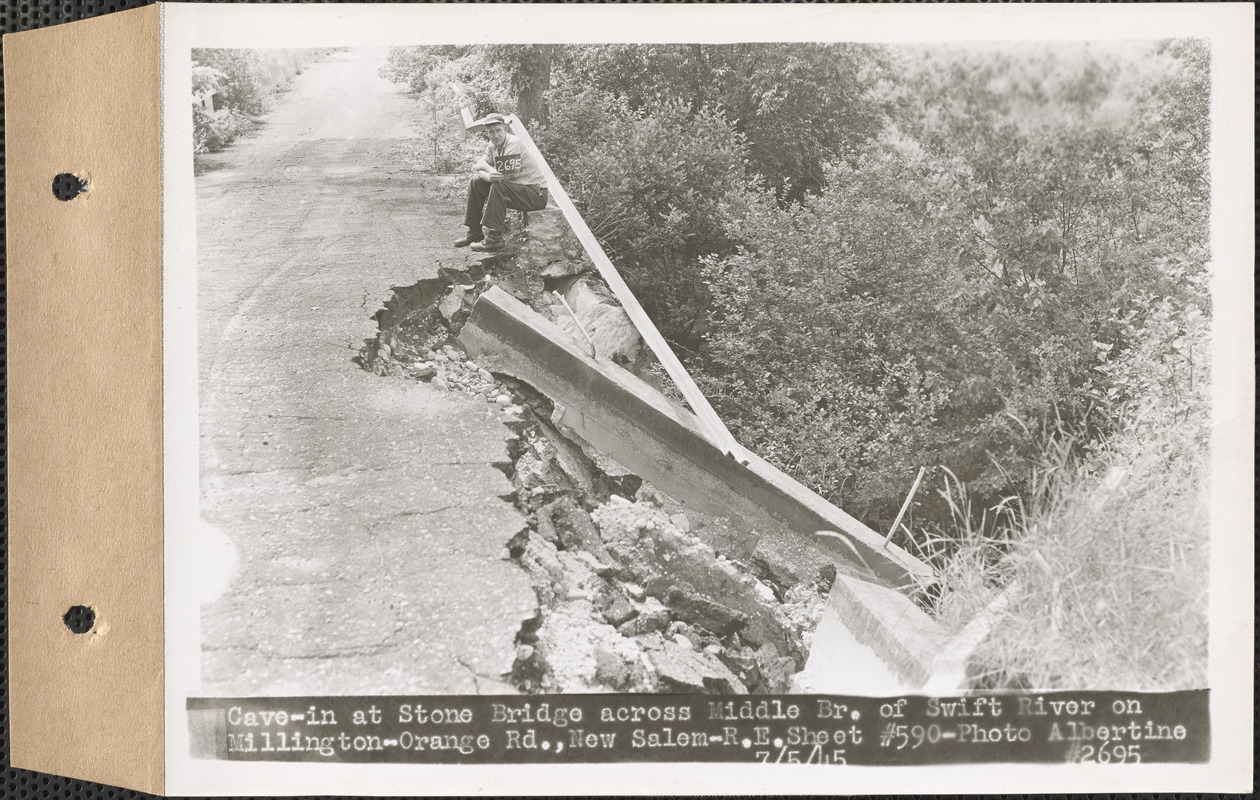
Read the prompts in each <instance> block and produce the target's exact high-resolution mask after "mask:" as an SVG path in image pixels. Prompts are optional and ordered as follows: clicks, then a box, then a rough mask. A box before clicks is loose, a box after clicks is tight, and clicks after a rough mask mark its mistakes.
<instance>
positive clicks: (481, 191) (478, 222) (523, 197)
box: [464, 178, 547, 233]
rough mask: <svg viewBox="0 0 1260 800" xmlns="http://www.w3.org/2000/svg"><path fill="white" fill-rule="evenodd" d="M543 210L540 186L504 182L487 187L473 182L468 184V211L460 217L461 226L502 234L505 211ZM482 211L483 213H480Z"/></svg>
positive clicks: (544, 201)
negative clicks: (462, 218) (462, 222)
mask: <svg viewBox="0 0 1260 800" xmlns="http://www.w3.org/2000/svg"><path fill="white" fill-rule="evenodd" d="M546 206H547V190H546V189H544V188H543V187H541V186H530V185H529V184H525V183H508V182H507V181H499V182H498V183H491V182H490V181H483V180H481V179H480V178H473V179H472V182H471V183H469V184H468V211H467V212H466V213H465V214H464V224H465V225H467V226H468V227H469V228H486V229H488V230H492V231H494V232H495V233H503V229H504V227H505V224H504V223H505V222H506V220H507V210H508V209H509V208H512V209H516V210H517V211H541V210H542V209H544V208H546ZM482 209H485V212H484V213H482Z"/></svg>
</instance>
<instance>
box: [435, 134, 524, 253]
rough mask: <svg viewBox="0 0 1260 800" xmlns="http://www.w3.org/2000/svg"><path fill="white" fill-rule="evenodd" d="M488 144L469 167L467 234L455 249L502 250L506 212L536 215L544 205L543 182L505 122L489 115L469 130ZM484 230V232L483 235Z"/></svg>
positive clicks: (519, 141)
mask: <svg viewBox="0 0 1260 800" xmlns="http://www.w3.org/2000/svg"><path fill="white" fill-rule="evenodd" d="M469 130H472V131H479V132H483V133H485V135H486V138H487V139H489V140H490V146H489V147H487V148H486V153H485V155H483V156H482V157H481V158H479V159H477V162H476V163H475V164H473V174H472V181H471V182H470V183H469V184H468V211H467V212H466V213H465V215H464V224H465V225H467V226H468V234H467V235H466V236H465V237H464V238H462V239H459V240H457V241H456V242H455V246H456V247H468V246H469V245H472V249H473V250H479V251H485V252H494V251H496V250H502V249H503V230H504V228H505V227H506V225H505V223H506V221H507V210H508V209H509V208H513V209H516V210H517V211H539V210H541V209H543V208H545V207H546V205H547V179H546V178H545V177H543V173H542V169H541V168H539V166H538V163H537V162H536V161H535V160H534V157H533V156H531V155H530V154H529V152H528V151H526V149H525V146H524V144H522V143H521V140H520V139H518V138H517V137H515V136H513V135H512V134H510V133H508V124H507V119H506V118H504V116H503V115H502V114H490V115H488V116H486V117H483V118H481V119H479V120H477V121H476V122H475V123H473V125H472V126H471V127H470V128H469ZM483 229H484V231H483Z"/></svg>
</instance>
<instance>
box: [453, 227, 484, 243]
mask: <svg viewBox="0 0 1260 800" xmlns="http://www.w3.org/2000/svg"><path fill="white" fill-rule="evenodd" d="M484 238H486V237H485V236H484V235H482V233H481V228H469V229H468V233H466V234H464V238H463V239H456V240H455V246H456V247H467V246H468V245H470V244H472V243H473V242H480V241H481V240H482V239H484Z"/></svg>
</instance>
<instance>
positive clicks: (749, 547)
mask: <svg viewBox="0 0 1260 800" xmlns="http://www.w3.org/2000/svg"><path fill="white" fill-rule="evenodd" d="M511 240H512V241H513V245H512V246H511V247H510V248H509V250H508V251H507V252H505V253H502V254H496V255H494V256H490V257H488V258H486V259H485V260H484V261H482V262H481V264H480V265H479V266H474V267H472V268H471V269H468V270H458V269H449V268H442V269H439V277H438V278H436V279H431V280H425V281H420V282H419V283H417V284H415V285H413V286H409V287H397V288H396V289H395V290H394V296H393V298H392V299H391V300H390V301H389V302H387V303H386V305H385V308H383V309H381V311H380V312H378V314H377V316H376V319H377V322H378V325H379V333H378V335H377V336H376V337H375V338H374V339H371V340H369V341H367V342H366V343H365V344H364V347H363V349H362V351H361V353H360V360H361V363H362V365H363V366H364V367H365V368H366V369H369V370H371V371H373V372H375V373H377V374H379V375H383V376H386V375H388V376H398V377H404V378H408V379H412V380H423V381H428V382H429V383H430V385H431V386H433V387H434V388H436V389H438V390H450V391H462V392H465V393H468V394H470V395H473V396H477V397H480V398H482V399H483V400H484V401H485V402H487V403H493V404H496V405H498V406H500V407H501V408H502V412H501V413H502V419H503V421H504V424H505V435H506V436H508V437H509V440H510V446H509V451H510V453H511V456H512V465H511V467H510V469H509V470H508V472H509V474H508V477H509V478H510V479H511V480H512V483H513V486H514V489H515V491H514V497H513V498H512V500H513V502H514V503H515V504H516V506H517V508H518V509H519V510H520V511H521V513H522V514H524V516H525V518H526V521H527V528H526V529H525V530H523V531H521V532H519V533H518V534H517V535H516V536H515V537H513V538H512V540H511V542H510V543H509V548H508V555H509V556H510V557H511V558H513V559H515V560H516V561H517V562H519V563H520V565H521V566H522V568H524V569H525V570H526V572H527V573H528V574H529V576H530V580H531V583H532V585H533V587H534V590H535V593H536V594H537V597H538V601H539V609H538V613H537V615H536V616H535V617H534V618H533V619H531V620H530V621H529V622H527V623H526V624H525V625H524V626H523V627H522V629H521V632H520V635H519V637H518V642H517V657H516V660H515V664H514V667H513V670H512V673H511V676H510V678H511V680H512V682H513V683H514V684H515V685H516V686H517V687H518V688H519V689H520V690H522V691H526V692H591V691H627V692H708V693H722V694H733V693H745V692H756V693H780V692H786V691H794V690H795V691H811V690H817V689H819V688H820V686H819V680H818V675H817V670H814V674H807V673H803V672H802V670H803V669H804V668H805V667H806V665H807V662H808V660H809V658H810V654H811V650H812V649H813V648H812V645H813V638H814V632H815V629H816V628H817V627H818V624H819V620H820V618H821V617H822V616H823V614H824V609H825V608H828V607H833V608H834V607H835V606H836V605H837V602H838V601H837V599H836V594H835V593H834V592H833V591H832V589H833V584H835V583H836V582H837V581H840V582H842V583H846V584H848V583H852V584H853V586H856V587H866V588H867V589H870V590H872V591H875V592H877V593H882V594H880V595H879V597H880V598H881V599H880V602H887V603H891V604H892V607H893V609H894V611H895V613H896V615H897V620H896V622H897V623H898V624H902V627H903V631H904V623H905V622H906V621H907V620H909V621H910V622H911V624H912V626H913V627H915V628H916V630H915V631H914V633H913V635H914V638H915V639H916V640H917V645H918V646H911V647H909V648H907V647H905V646H904V644H903V642H902V641H901V640H902V639H903V638H905V637H904V636H900V637H899V636H897V635H890V634H889V631H888V630H887V629H885V627H884V626H882V625H880V624H878V623H876V624H875V625H874V626H871V624H870V620H869V619H868V618H869V617H870V614H869V610H868V609H866V608H865V606H863V604H862V603H861V602H860V601H852V600H850V601H845V600H844V599H843V598H854V597H855V594H854V592H853V589H852V587H849V588H846V589H845V591H844V592H843V593H841V597H842V600H841V601H839V602H840V604H841V605H842V606H843V608H841V609H839V610H838V611H837V612H836V614H837V616H838V618H848V619H854V618H855V611H856V617H857V618H861V619H860V620H858V622H859V624H858V625H857V627H858V628H859V630H860V631H862V632H865V633H867V634H872V635H867V636H866V640H867V641H866V642H865V643H862V642H847V641H846V646H845V647H843V648H841V651H840V655H839V660H840V661H842V662H843V661H849V662H851V665H852V664H857V663H859V662H861V663H862V664H863V666H862V669H863V671H864V672H865V673H872V672H878V673H880V675H878V676H876V679H875V680H873V681H871V680H865V681H862V680H859V681H856V682H854V681H853V676H852V675H851V674H850V675H849V683H846V684H845V685H848V686H854V685H862V684H865V685H878V686H887V687H895V686H897V685H907V684H908V685H922V683H923V682H924V681H925V680H926V679H927V677H928V674H929V673H930V666H929V665H928V664H927V662H930V660H931V654H932V652H934V651H935V650H936V649H937V648H938V647H939V646H940V644H941V638H942V637H941V635H940V633H939V631H936V630H935V629H934V628H932V626H931V624H930V620H928V619H927V618H926V616H924V615H923V614H922V612H921V611H919V610H918V609H917V608H916V607H915V606H914V605H913V603H911V602H910V601H909V600H908V599H907V598H906V597H905V596H904V595H903V594H900V593H898V592H896V591H895V590H894V589H891V588H887V587H895V586H907V585H913V584H914V582H915V581H916V580H923V579H924V578H926V577H928V576H929V573H928V572H927V570H926V568H925V567H924V566H923V565H922V564H921V563H919V562H917V561H916V560H914V559H913V558H910V557H909V556H908V555H906V554H904V553H903V552H901V551H899V550H896V549H895V548H893V549H888V548H883V547H881V546H880V543H879V541H878V537H875V536H874V534H873V533H871V532H870V531H869V530H867V529H865V527H864V526H861V524H860V523H858V522H857V521H856V520H853V519H852V518H851V517H848V515H845V514H843V512H841V511H839V510H838V509H835V508H834V507H832V506H830V504H827V503H825V501H823V500H822V499H821V498H818V497H817V495H814V494H813V493H812V492H809V491H808V490H807V489H805V488H804V487H801V486H800V485H799V484H796V482H795V481H792V480H791V479H790V478H788V477H787V476H785V475H783V474H782V473H780V472H779V471H778V470H775V469H774V468H773V467H771V466H770V465H768V464H766V463H765V462H762V461H760V460H758V459H755V457H754V458H753V459H752V460H751V461H750V463H748V464H739V463H736V462H735V461H734V460H733V459H730V458H729V457H726V456H724V455H723V454H722V453H721V452H720V451H718V450H717V449H716V448H714V447H713V446H712V445H711V444H709V443H708V442H707V440H706V439H705V437H704V436H703V434H702V433H701V432H700V431H699V429H698V426H697V425H696V423H695V421H694V417H693V416H692V415H691V414H690V412H689V411H688V410H687V409H686V408H685V407H683V406H682V405H681V404H680V403H677V402H675V401H673V400H670V399H669V398H668V397H667V396H666V395H665V394H664V393H663V392H661V391H660V386H659V383H657V384H655V385H653V384H649V383H647V382H645V381H643V380H641V379H640V378H639V377H636V373H637V374H644V372H645V368H646V367H647V365H648V363H649V360H650V354H647V353H645V350H646V348H643V347H642V343H641V341H640V340H639V337H638V335H637V332H636V331H635V329H634V326H633V325H632V324H631V323H630V321H629V319H628V318H627V317H626V315H625V313H624V311H622V309H621V308H620V307H619V306H618V305H617V303H616V301H615V300H614V299H613V298H612V296H611V293H610V292H609V291H608V290H607V288H606V287H604V286H603V284H602V282H601V281H600V280H599V278H598V277H597V276H596V275H595V274H594V270H593V269H592V268H591V265H590V263H589V261H587V260H586V259H585V258H584V256H583V254H582V252H581V248H580V246H579V245H577V243H576V241H575V240H573V238H572V236H571V234H569V232H568V230H567V226H565V225H564V223H563V220H562V219H560V218H559V217H558V215H555V214H547V213H544V214H542V215H535V219H533V220H531V225H530V227H529V230H528V233H527V234H526V233H525V232H520V231H518V232H517V233H516V235H514V236H513V237H512V239H511ZM863 591H864V590H863ZM829 596H830V598H831V600H830V606H829V604H828V598H829ZM855 602H856V604H857V606H859V608H857V609H854V608H850V606H853V605H854V603H855ZM864 612H865V616H863V613H864ZM842 627H843V626H842ZM834 628H835V625H834V624H833V625H831V626H824V629H826V630H832V629H834ZM829 635H831V636H832V638H833V639H834V638H835V634H834V633H833V634H829ZM840 635H841V636H842V637H843V636H849V635H850V632H849V631H848V630H843V631H841V632H840ZM885 640H888V641H891V642H892V644H893V645H894V646H887V645H888V641H885ZM855 644H856V646H857V648H859V649H862V650H864V651H865V652H867V653H869V652H870V649H871V648H872V647H874V648H875V650H877V651H879V657H876V658H873V659H872V658H867V659H865V661H863V659H862V658H851V656H853V650H854V647H853V646H852V645H855ZM832 645H833V646H830V647H823V648H820V651H827V652H828V653H829V654H830V655H829V656H828V660H829V662H835V661H836V647H835V646H834V642H833V643H832ZM835 666H836V665H835V664H834V663H829V664H827V665H826V668H827V669H828V670H829V671H832V670H833V668H834V667H835ZM842 666H843V665H842ZM841 671H842V672H850V671H849V670H844V669H842V670H841ZM864 677H866V678H871V677H872V676H871V675H870V674H867V675H865V676H864Z"/></svg>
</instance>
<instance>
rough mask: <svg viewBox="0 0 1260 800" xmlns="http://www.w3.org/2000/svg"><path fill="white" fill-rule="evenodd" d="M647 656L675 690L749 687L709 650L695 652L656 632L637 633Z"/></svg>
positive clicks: (721, 690) (739, 691) (739, 689)
mask: <svg viewBox="0 0 1260 800" xmlns="http://www.w3.org/2000/svg"><path fill="white" fill-rule="evenodd" d="M637 641H638V642H639V644H640V645H641V646H642V647H643V649H644V651H646V652H647V657H648V660H649V661H651V662H652V666H653V667H654V668H655V669H656V674H657V676H658V677H659V678H660V680H661V683H662V684H664V686H663V687H662V688H665V689H669V690H672V691H675V692H701V693H704V694H748V687H746V686H744V684H743V683H742V682H741V681H740V679H739V677H738V676H737V675H736V674H735V673H734V672H731V670H730V668H729V667H727V666H726V665H725V664H723V663H722V662H721V661H720V660H719V659H718V658H716V657H715V656H713V655H712V654H710V653H706V652H703V651H701V652H697V651H695V650H692V649H691V648H690V647H684V646H682V645H680V644H678V643H677V642H675V641H673V640H671V639H666V638H664V637H663V636H661V635H660V634H659V633H651V634H647V635H645V636H640V637H638V640H637Z"/></svg>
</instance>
